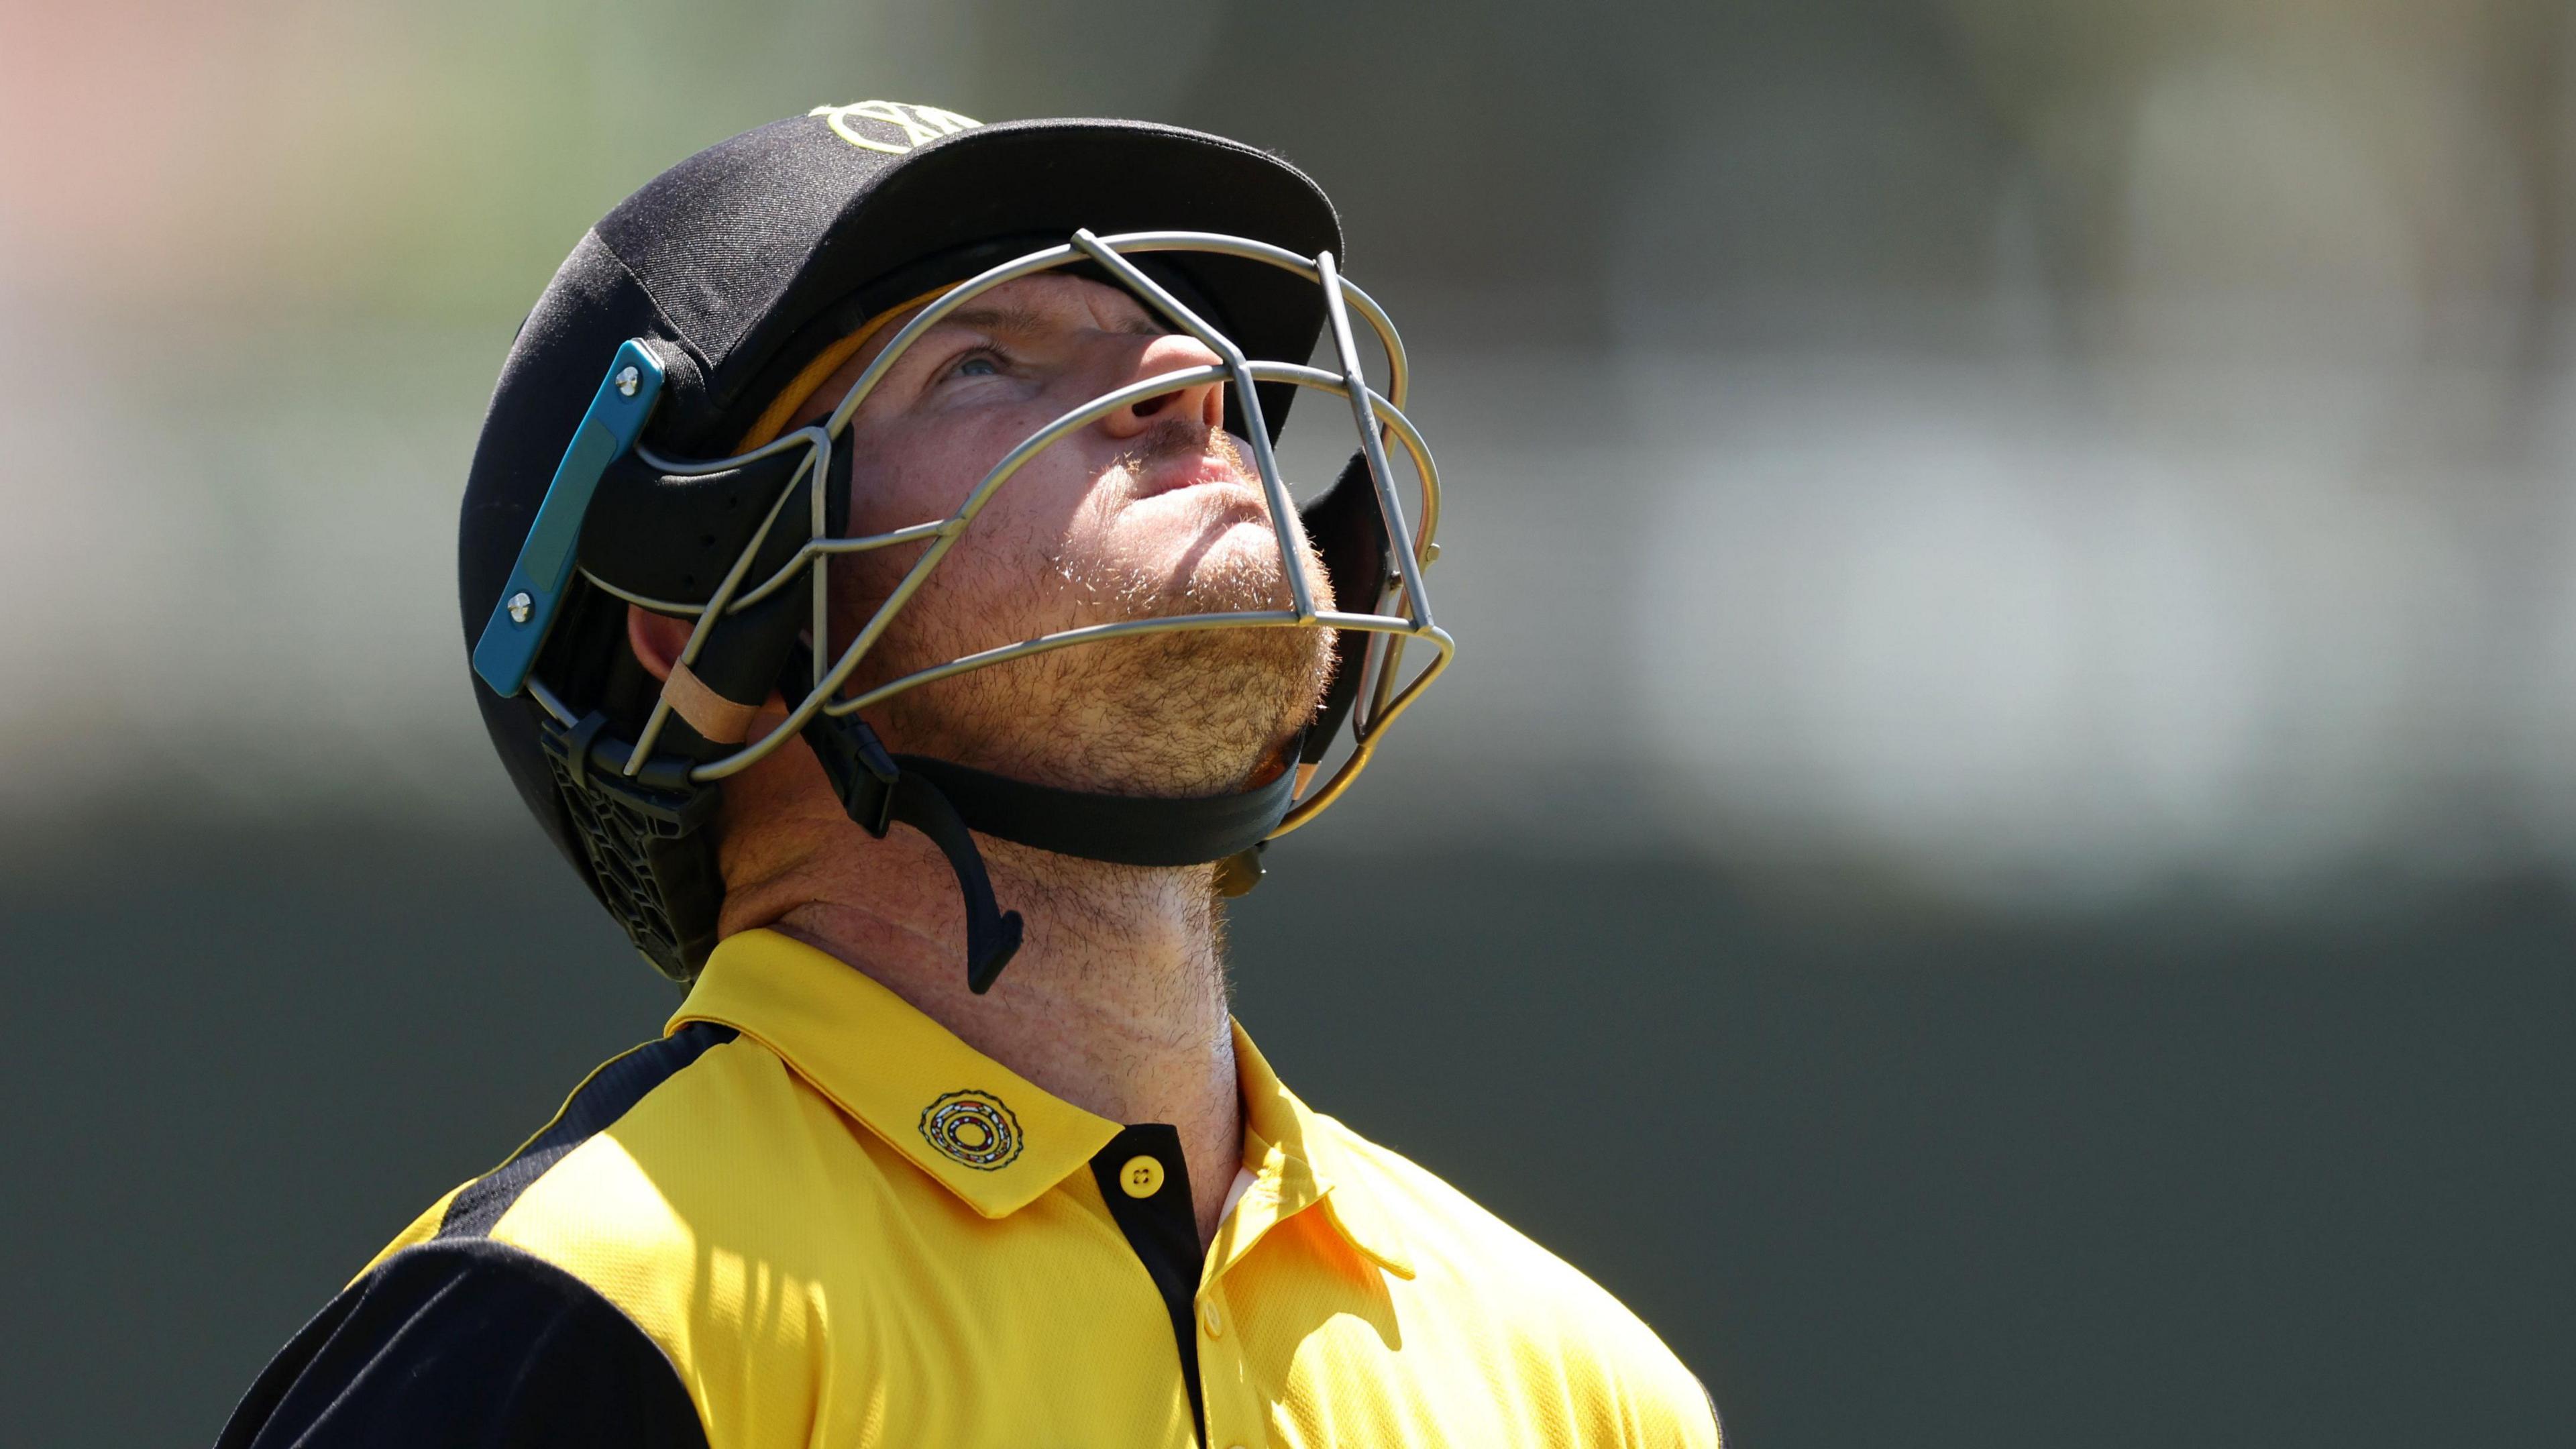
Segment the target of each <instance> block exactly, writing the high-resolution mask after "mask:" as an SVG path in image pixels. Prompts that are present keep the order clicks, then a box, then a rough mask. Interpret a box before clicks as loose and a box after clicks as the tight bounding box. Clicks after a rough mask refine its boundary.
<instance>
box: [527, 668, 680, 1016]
mask: <svg viewBox="0 0 2576 1449" xmlns="http://www.w3.org/2000/svg"><path fill="white" fill-rule="evenodd" d="M593 718H597V716H593ZM580 733H581V732H579V731H573V732H567V731H563V730H560V729H549V730H548V731H546V763H547V765H548V766H549V767H550V768H551V769H552V770H553V771H554V778H555V789H556V792H557V793H558V794H559V795H560V796H561V797H562V799H563V803H564V810H565V813H566V814H567V815H568V816H569V817H570V819H571V822H572V827H573V834H574V836H575V838H577V839H578V840H579V841H580V842H581V848H582V853H583V855H584V856H585V857H587V858H588V860H589V862H590V869H591V877H592V880H593V882H594V883H595V884H596V887H597V892H598V895H599V901H600V904H601V905H603V906H606V907H607V908H608V913H609V915H610V916H612V917H614V918H615V919H616V921H617V924H618V925H620V926H621V927H623V928H625V931H626V939H627V940H629V941H631V942H633V943H634V945H635V949H636V950H638V951H640V952H642V953H643V955H644V958H645V959H646V960H648V961H650V962H652V963H653V966H654V968H655V969H656V970H658V971H660V972H661V973H662V974H663V975H665V976H668V977H670V978H671V979H672V980H674V981H677V982H680V983H682V984H683V985H685V984H687V983H688V982H690V981H693V980H695V979H697V974H698V969H699V968H700V967H702V966H704V965H705V964H706V960H707V955H708V953H709V952H711V951H713V950H714V949H715V924H716V913H717V909H718V906H719V904H720V902H721V899H722V893H723V881H722V878H721V877H720V876H718V875H717V873H716V859H715V842H714V839H713V838H712V837H711V836H710V835H709V834H707V833H706V831H705V830H704V829H703V827H704V826H705V825H706V824H707V823H708V822H710V821H711V820H713V819H714V817H715V810H716V801H717V798H718V797H717V792H716V791H714V790H712V789H700V790H694V791H692V792H691V793H690V794H687V795H666V794H663V793H662V792H659V791H653V790H647V789H644V788H642V787H639V786H635V785H632V784H630V783H628V782H626V781H624V780H621V779H616V778H615V777H611V776H605V775H603V774H601V773H598V772H595V771H591V770H588V769H584V770H583V771H582V772H581V775H582V778H578V779H577V778H575V773H574V770H573V768H572V766H571V764H570V763H569V759H568V757H569V755H570V754H571V751H572V749H573V748H575V747H578V748H585V749H586V748H587V746H588V739H587V738H579V739H578V740H577V741H576V740H575V738H574V737H575V736H578V735H579V734H580Z"/></svg>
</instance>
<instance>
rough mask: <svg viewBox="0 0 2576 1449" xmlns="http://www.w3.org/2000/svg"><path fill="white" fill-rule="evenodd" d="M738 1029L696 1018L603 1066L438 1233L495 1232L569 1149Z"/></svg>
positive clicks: (473, 1190)
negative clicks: (496, 1225)
mask: <svg viewBox="0 0 2576 1449" xmlns="http://www.w3.org/2000/svg"><path fill="white" fill-rule="evenodd" d="M736 1035H737V1033H736V1032H735V1031H734V1029H733V1028H732V1027H729V1026H717V1025H715V1024H714V1023H713V1022H705V1021H695V1022H691V1023H689V1024H688V1025H687V1026H684V1027H682V1028H680V1029H679V1030H678V1031H676V1032H673V1033H672V1034H671V1035H669V1036H666V1037H664V1038H662V1039H661V1040H660V1041H656V1042H647V1043H645V1044H644V1045H642V1046H640V1047H637V1048H636V1049H635V1050H633V1051H631V1052H628V1053H627V1054H626V1055H624V1056H622V1057H619V1058H617V1059H616V1060H614V1061H612V1062H610V1063H609V1064H608V1065H606V1066H604V1067H601V1068H600V1069H599V1070H598V1071H597V1072H595V1073H593V1074H592V1075H591V1078H590V1080H589V1081H587V1082H584V1083H582V1085H581V1090H580V1091H577V1092H575V1093H573V1094H572V1100H571V1101H569V1102H566V1103H564V1107H563V1111H562V1112H560V1113H558V1114H556V1116H555V1120H554V1122H553V1124H552V1125H550V1126H548V1127H547V1128H546V1130H545V1131H543V1132H540V1133H538V1134H537V1135H536V1137H535V1138H534V1139H532V1140H531V1141H530V1142H529V1143H528V1145H527V1146H525V1147H522V1148H520V1149H519V1150H518V1151H517V1152H515V1153H513V1154H511V1157H510V1160H509V1161H507V1162H504V1163H502V1164H501V1165H500V1166H499V1167H496V1168H494V1169H492V1170H491V1171H490V1172H488V1173H485V1174H484V1175H483V1176H481V1177H479V1178H477V1179H475V1180H474V1181H473V1182H471V1183H468V1184H467V1185H466V1186H465V1187H464V1188H463V1189H462V1190H460V1191H459V1192H458V1193H457V1194H456V1196H455V1197H453V1198H451V1199H449V1200H448V1204H447V1215H446V1216H445V1217H444V1218H441V1219H440V1220H439V1224H438V1238H439V1239H448V1238H479V1237H482V1236H484V1235H485V1234H487V1233H489V1232H491V1231H492V1225H493V1224H494V1223H497V1222H499V1221H500V1220H501V1214H503V1213H505V1212H508V1211H509V1210H510V1204H512V1203H514V1202H517V1201H518V1200H519V1194H521V1193H523V1192H525V1191H527V1190H528V1184H530V1183H532V1182H535V1181H536V1180H537V1179H538V1178H540V1177H543V1176H544V1175H545V1172H546V1169H548V1168H550V1167H552V1166H554V1165H555V1164H556V1163H558V1162H560V1161H562V1160H563V1157H564V1154H565V1153H567V1152H570V1151H572V1150H573V1149H574V1148H576V1147H579V1146H580V1145H581V1144H583V1143H584V1142H587V1141H589V1140H590V1139H591V1138H593V1137H595V1136H597V1135H598V1134H599V1133H601V1132H602V1131H605V1130H606V1129H607V1127H608V1125H609V1124H610V1123H612V1122H615V1121H616V1120H617V1119H618V1118H620V1117H623V1116H625V1115H626V1114H627V1113H628V1112H629V1111H631V1110H633V1108H634V1106H635V1104H636V1103H638V1102H640V1101H643V1100H644V1094H645V1093H647V1092H650V1091H652V1090H653V1089H654V1088H655V1087H658V1086H660V1085H662V1084H663V1083H664V1082H667V1081H669V1080H670V1079H671V1078H672V1076H673V1075H675V1074H676V1073H678V1072H679V1070H680V1069H681V1068H682V1067H685V1066H687V1065H688V1064H689V1063H691V1062H694V1061H696V1060H697V1059H698V1058H699V1057H701V1056H704V1055H706V1052H707V1049H708V1048H709V1047H713V1046H717V1045H720V1044H722V1043H724V1042H729V1041H731V1040H733V1039H734V1037H735V1036H736Z"/></svg>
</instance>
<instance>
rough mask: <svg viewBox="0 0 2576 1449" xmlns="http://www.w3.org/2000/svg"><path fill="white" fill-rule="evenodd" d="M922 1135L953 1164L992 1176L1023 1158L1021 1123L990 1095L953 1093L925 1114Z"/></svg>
mask: <svg viewBox="0 0 2576 1449" xmlns="http://www.w3.org/2000/svg"><path fill="white" fill-rule="evenodd" d="M921 1135H922V1136H923V1137H925V1138H928V1139H929V1141H930V1145H931V1146H933V1147H936V1148H938V1149H939V1151H940V1154H941V1155H942V1156H944V1157H946V1158H948V1160H950V1161H951V1162H957V1163H962V1164H964V1165H965V1166H968V1167H971V1168H974V1169H976V1170H977V1171H979V1172H991V1171H993V1170H994V1169H995V1168H998V1167H1003V1166H1006V1165H1008V1164H1009V1162H1010V1161H1011V1159H1012V1158H1014V1157H1017V1156H1019V1155H1020V1119H1019V1118H1017V1117H1014V1116H1012V1115H1011V1109H1010V1108H1008V1107H1005V1106H1003V1105H1002V1099H1001V1098H999V1097H996V1096H994V1095H993V1094H992V1093H990V1092H950V1093H948V1094H947V1095H946V1096H943V1097H941V1098H940V1099H939V1100H937V1101H935V1102H933V1103H931V1104H930V1105H929V1106H927V1107H925V1108H923V1109H922V1111H921Z"/></svg>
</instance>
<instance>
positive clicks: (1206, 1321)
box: [1199, 1298, 1225, 1338]
mask: <svg viewBox="0 0 2576 1449" xmlns="http://www.w3.org/2000/svg"><path fill="white" fill-rule="evenodd" d="M1199 1327H1201V1328H1204V1329H1206V1330H1207V1336H1208V1337H1210V1338H1215V1337H1218V1336H1219V1335H1221V1334H1223V1333H1224V1332H1225V1320H1224V1319H1223V1318H1221V1317H1219V1316H1218V1315H1217V1311H1216V1300H1215V1299H1213V1298H1210V1299H1207V1300H1206V1301H1204V1302H1202V1303H1200V1304H1199Z"/></svg>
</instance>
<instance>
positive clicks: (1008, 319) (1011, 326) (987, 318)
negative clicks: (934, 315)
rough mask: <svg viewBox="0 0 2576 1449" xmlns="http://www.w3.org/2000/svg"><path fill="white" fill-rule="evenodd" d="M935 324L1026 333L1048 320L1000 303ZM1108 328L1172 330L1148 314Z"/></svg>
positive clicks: (1152, 333) (1147, 333)
mask: <svg viewBox="0 0 2576 1449" xmlns="http://www.w3.org/2000/svg"><path fill="white" fill-rule="evenodd" d="M939 325H940V326H942V327H964V328H969V329H971V330H974V331H978V332H1001V333H1011V334H1016V335H1019V336H1026V335H1028V334H1030V333H1032V332H1044V331H1046V330H1047V328H1048V327H1049V326H1050V325H1052V319H1051V318H1049V317H1047V316H1046V315H1045V314H1044V313H1042V312H1039V311H1038V310H1037V309H1035V308H1033V307H1025V306H1019V305H1016V304H1012V303H1001V304H996V305H993V306H985V307H961V308H959V309H958V310H957V311H954V312H951V313H949V314H948V315H947V316H945V317H942V318H941V319H939ZM1111 330H1112V331H1115V332H1118V333H1122V334H1124V335H1126V336H1130V337H1160V336H1163V335H1164V334H1165V333H1167V332H1170V331H1172V330H1173V329H1171V328H1168V327H1165V326H1163V325H1162V324H1161V323H1159V322H1157V321H1155V320H1154V318H1152V317H1151V316H1141V317H1138V318H1136V319H1135V320H1134V321H1131V322H1129V323H1127V324H1126V325H1124V326H1121V327H1116V328H1112V329H1111Z"/></svg>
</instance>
